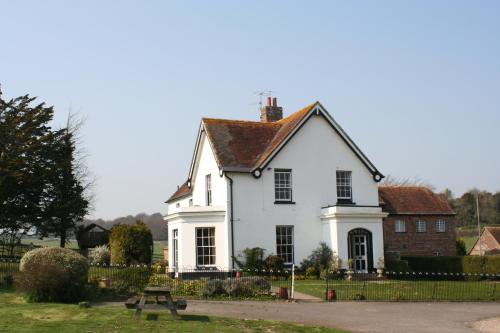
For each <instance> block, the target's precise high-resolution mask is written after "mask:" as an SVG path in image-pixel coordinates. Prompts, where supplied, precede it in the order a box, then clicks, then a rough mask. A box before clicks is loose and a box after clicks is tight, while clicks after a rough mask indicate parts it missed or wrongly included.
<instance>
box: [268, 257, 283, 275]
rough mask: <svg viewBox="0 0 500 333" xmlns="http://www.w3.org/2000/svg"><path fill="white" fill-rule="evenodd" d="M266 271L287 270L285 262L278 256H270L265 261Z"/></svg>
mask: <svg viewBox="0 0 500 333" xmlns="http://www.w3.org/2000/svg"><path fill="white" fill-rule="evenodd" d="M265 264H266V269H267V270H268V271H273V272H282V271H283V270H284V269H285V260H283V258H282V257H280V256H277V255H273V254H271V255H269V256H267V258H266V260H265Z"/></svg>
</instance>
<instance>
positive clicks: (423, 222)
mask: <svg viewBox="0 0 500 333" xmlns="http://www.w3.org/2000/svg"><path fill="white" fill-rule="evenodd" d="M419 226H423V229H422V228H419ZM415 232H416V233H419V234H423V233H426V232H427V221H424V220H420V219H419V220H416V221H415Z"/></svg>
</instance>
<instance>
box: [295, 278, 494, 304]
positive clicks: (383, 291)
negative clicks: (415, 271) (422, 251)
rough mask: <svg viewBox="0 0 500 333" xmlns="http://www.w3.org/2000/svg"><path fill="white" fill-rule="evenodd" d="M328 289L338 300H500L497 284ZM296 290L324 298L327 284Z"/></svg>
mask: <svg viewBox="0 0 500 333" xmlns="http://www.w3.org/2000/svg"><path fill="white" fill-rule="evenodd" d="M330 288H332V289H334V290H335V292H336V294H337V299H338V300H354V299H356V298H357V297H359V295H362V296H363V297H364V299H367V300H374V301H403V300H409V301H432V300H436V301H492V300H495V301H500V282H499V281H402V280H381V281H367V282H363V281H347V280H337V281H335V282H334V283H333V284H332V285H331V286H330ZM295 290H297V291H298V292H302V293H305V294H309V295H313V296H316V297H320V298H322V299H324V298H325V292H326V284H325V281H323V280H303V281H296V282H295Z"/></svg>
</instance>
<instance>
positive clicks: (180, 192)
mask: <svg viewBox="0 0 500 333" xmlns="http://www.w3.org/2000/svg"><path fill="white" fill-rule="evenodd" d="M192 189H193V188H192V187H189V186H188V182H187V181H186V182H185V183H184V184H182V185H181V186H180V187H179V188H178V189H177V191H175V192H174V194H172V195H171V196H170V198H168V200H167V201H166V202H167V203H169V202H172V201H174V200H177V199H180V198H183V197H185V196H188V195H190V194H191V193H192V192H193V190H192Z"/></svg>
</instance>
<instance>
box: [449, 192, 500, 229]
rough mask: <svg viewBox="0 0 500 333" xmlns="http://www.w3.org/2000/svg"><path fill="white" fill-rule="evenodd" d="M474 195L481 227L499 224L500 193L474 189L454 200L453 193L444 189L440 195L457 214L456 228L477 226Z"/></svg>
mask: <svg viewBox="0 0 500 333" xmlns="http://www.w3.org/2000/svg"><path fill="white" fill-rule="evenodd" d="M476 194H477V197H478V199H479V221H480V223H481V225H491V224H500V192H496V193H490V192H487V191H479V190H477V189H474V190H470V191H467V192H465V193H464V194H463V195H462V196H460V197H458V198H455V197H454V195H453V193H452V192H451V191H450V190H449V189H446V190H445V191H444V192H443V193H442V195H443V196H444V197H445V198H446V199H448V202H449V203H450V205H451V207H452V208H453V210H454V211H455V213H456V214H457V215H456V218H457V224H458V226H461V227H466V226H475V225H477V208H476V206H477V205H476Z"/></svg>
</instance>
